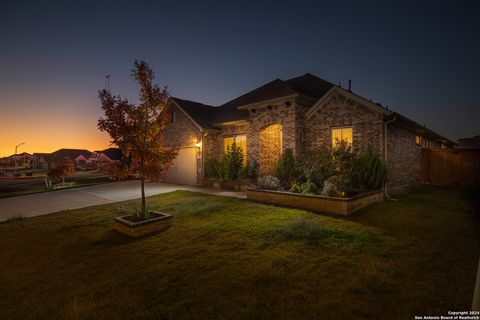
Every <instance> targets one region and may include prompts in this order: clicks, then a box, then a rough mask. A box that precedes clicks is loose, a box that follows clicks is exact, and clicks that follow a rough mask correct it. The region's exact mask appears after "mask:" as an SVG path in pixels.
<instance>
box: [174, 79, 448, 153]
mask: <svg viewBox="0 0 480 320" xmlns="http://www.w3.org/2000/svg"><path fill="white" fill-rule="evenodd" d="M333 92H341V93H342V94H343V95H346V96H348V97H349V99H353V100H356V101H359V103H362V104H363V105H366V106H367V107H369V108H370V109H372V110H373V111H375V112H379V113H382V114H384V115H386V116H388V115H389V116H392V117H393V116H395V117H394V118H395V121H397V122H399V123H401V124H403V125H406V126H408V127H410V128H411V129H414V130H415V131H416V132H421V133H422V134H426V135H429V136H431V137H434V138H436V139H439V140H441V141H443V142H444V143H448V144H455V143H454V142H453V141H451V140H449V139H447V138H445V137H443V136H441V135H439V134H438V133H436V132H434V131H433V130H430V129H427V128H425V127H424V126H421V125H419V124H418V123H416V122H415V121H413V120H410V119H408V118H406V117H404V116H402V115H400V114H398V113H396V112H393V111H390V110H388V109H387V108H385V107H383V106H382V105H381V104H379V103H374V102H372V101H369V100H367V99H365V98H363V97H362V96H359V95H357V94H355V93H353V92H351V91H348V90H345V89H343V88H341V87H339V86H336V85H334V84H332V83H330V82H328V81H325V80H323V79H320V78H318V77H316V76H314V75H312V74H310V73H306V74H304V75H302V76H299V77H295V78H291V79H288V80H281V79H275V80H273V81H271V82H268V83H266V84H264V85H263V86H260V87H258V88H256V89H254V90H252V91H249V92H247V93H245V94H243V95H241V96H240V97H238V98H235V99H233V100H230V101H228V102H227V103H224V104H222V105H220V106H218V107H214V106H210V105H205V104H202V103H198V102H194V101H189V100H183V99H179V98H173V99H174V100H175V101H176V102H177V104H178V105H179V106H180V107H181V108H182V109H184V111H185V112H186V113H187V114H188V115H189V116H190V117H191V118H192V119H193V120H194V121H195V122H196V124H197V125H198V126H199V127H201V128H204V129H215V128H218V127H219V125H221V124H222V123H226V122H233V121H239V120H246V119H248V111H247V110H246V108H248V107H251V105H255V104H256V103H260V102H262V101H268V100H272V99H276V98H281V97H287V96H292V95H301V96H303V97H306V98H311V99H312V101H316V103H315V104H314V105H313V106H312V108H310V110H309V111H307V116H309V114H312V113H313V111H314V110H313V109H314V108H315V107H316V106H320V105H321V104H322V103H323V102H322V101H323V100H327V99H328V97H329V95H331V94H332V93H333Z"/></svg>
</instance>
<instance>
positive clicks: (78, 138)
mask: <svg viewBox="0 0 480 320" xmlns="http://www.w3.org/2000/svg"><path fill="white" fill-rule="evenodd" d="M19 100H21V99H19ZM18 102H20V101H14V102H12V103H8V104H6V105H7V107H6V108H5V107H4V106H5V104H4V101H2V107H1V108H0V157H5V156H9V155H12V154H14V153H15V146H16V145H18V144H20V143H22V142H25V144H24V145H21V146H19V147H18V153H21V152H28V153H30V154H32V153H34V152H53V151H55V150H58V149H60V148H73V149H88V150H90V151H94V150H103V149H105V148H108V147H110V140H109V136H108V134H106V133H104V132H100V131H99V130H98V129H97V119H98V118H99V117H100V115H101V110H100V107H99V106H98V105H94V104H93V103H92V106H89V107H88V109H89V110H85V111H86V112H82V109H86V108H85V107H82V106H80V105H79V103H77V102H75V101H68V102H61V101H56V103H55V104H52V103H51V102H50V101H43V103H42V102H41V101H37V103H36V107H34V108H32V107H29V108H27V107H23V106H22V105H20V104H18ZM58 106H61V107H58ZM92 111H93V112H92Z"/></svg>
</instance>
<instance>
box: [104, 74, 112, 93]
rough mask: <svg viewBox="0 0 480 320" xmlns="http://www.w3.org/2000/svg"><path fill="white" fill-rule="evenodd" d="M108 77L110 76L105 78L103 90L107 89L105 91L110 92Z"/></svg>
mask: <svg viewBox="0 0 480 320" xmlns="http://www.w3.org/2000/svg"><path fill="white" fill-rule="evenodd" d="M110 77H111V75H110V74H107V75H106V76H105V89H107V91H110Z"/></svg>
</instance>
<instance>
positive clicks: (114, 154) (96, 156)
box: [88, 148, 123, 164]
mask: <svg viewBox="0 0 480 320" xmlns="http://www.w3.org/2000/svg"><path fill="white" fill-rule="evenodd" d="M88 161H89V163H90V164H95V163H96V164H99V163H118V164H121V163H122V161H123V155H122V152H121V151H120V149H118V148H108V149H105V150H101V151H94V152H93V153H92V156H91V157H90V158H89V159H88Z"/></svg>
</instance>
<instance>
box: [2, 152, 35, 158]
mask: <svg viewBox="0 0 480 320" xmlns="http://www.w3.org/2000/svg"><path fill="white" fill-rule="evenodd" d="M31 156H32V155H31V154H30V153H28V152H22V153H18V154H12V155H11V156H8V157H5V158H12V159H13V158H23V157H28V158H29V157H31Z"/></svg>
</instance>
